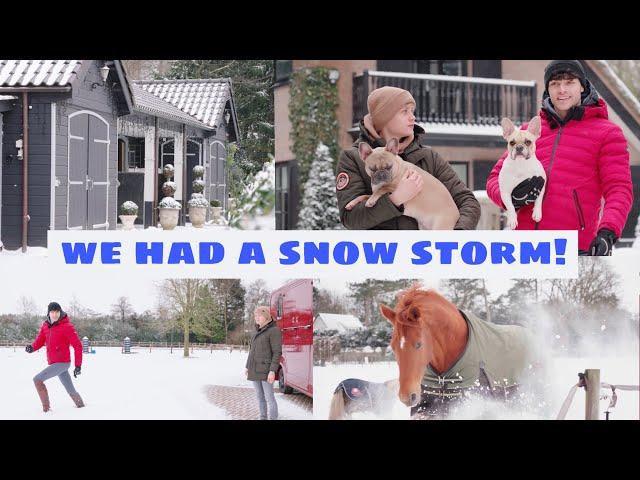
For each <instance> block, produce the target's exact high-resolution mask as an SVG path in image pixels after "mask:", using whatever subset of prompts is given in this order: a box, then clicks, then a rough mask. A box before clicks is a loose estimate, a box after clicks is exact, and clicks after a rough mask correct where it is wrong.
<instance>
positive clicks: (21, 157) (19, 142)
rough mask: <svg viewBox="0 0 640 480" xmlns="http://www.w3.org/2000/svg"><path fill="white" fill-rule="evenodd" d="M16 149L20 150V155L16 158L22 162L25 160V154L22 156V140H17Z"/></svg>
mask: <svg viewBox="0 0 640 480" xmlns="http://www.w3.org/2000/svg"><path fill="white" fill-rule="evenodd" d="M16 148H17V149H18V154H17V155H16V158H17V159H18V161H21V160H22V159H23V157H24V156H23V154H22V139H21V138H19V139H18V140H16Z"/></svg>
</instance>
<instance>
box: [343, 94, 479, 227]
mask: <svg viewBox="0 0 640 480" xmlns="http://www.w3.org/2000/svg"><path fill="white" fill-rule="evenodd" d="M415 106H416V102H415V100H414V99H413V96H412V95H411V93H409V92H408V91H406V90H403V89H401V88H396V87H382V88H378V89H376V90H374V91H373V92H371V94H370V95H369V98H368V99H367V107H368V109H369V114H368V115H366V116H365V117H364V119H363V120H362V121H361V122H360V137H359V138H358V139H357V140H356V141H355V142H354V144H353V146H352V147H351V148H349V149H347V150H343V151H342V153H341V154H340V159H339V161H338V168H337V176H336V193H337V196H338V208H339V210H340V220H341V221H342V223H343V225H344V226H345V227H346V228H347V229H350V230H368V229H379V230H417V229H418V222H417V221H416V220H415V219H413V218H411V217H408V216H405V215H403V211H404V207H403V204H404V203H406V202H408V201H409V200H411V199H412V198H413V197H415V196H416V195H417V194H418V192H419V191H420V189H421V187H422V178H421V177H420V176H419V175H416V174H412V175H409V176H408V177H405V178H403V179H402V180H401V181H400V183H399V185H398V188H397V189H396V190H395V191H394V192H393V193H391V194H386V195H383V196H382V197H381V198H380V200H379V201H378V203H376V205H375V206H373V207H366V206H365V202H360V203H357V204H356V205H355V206H352V205H350V202H352V201H353V200H355V199H356V198H358V197H360V196H361V195H371V194H372V193H373V191H372V189H371V178H370V177H369V175H368V174H367V172H366V171H365V166H364V162H363V161H362V160H361V159H360V155H359V153H358V145H359V144H360V143H361V142H366V143H368V144H369V145H370V146H371V147H372V148H376V147H383V146H385V145H386V141H387V140H389V139H391V138H399V139H400V152H399V155H400V157H401V158H402V159H403V160H406V161H407V162H411V163H413V164H415V165H417V166H418V167H420V168H422V169H423V170H425V171H427V172H428V173H430V174H431V175H433V176H434V177H435V178H436V179H438V180H439V181H440V182H442V184H443V185H444V186H445V187H447V189H448V190H449V193H451V197H453V201H454V202H455V203H456V206H457V207H458V210H459V211H460V218H459V219H458V222H457V223H456V225H455V227H454V228H455V229H456V230H474V229H475V228H476V225H477V224H478V220H479V218H480V204H479V203H478V200H476V198H475V197H474V195H473V192H471V190H469V189H468V188H467V186H466V185H465V184H464V183H463V182H462V181H461V180H460V178H458V175H456V172H455V171H454V170H453V168H451V166H450V165H449V163H448V162H447V161H446V160H444V159H443V158H442V157H441V156H440V155H438V154H437V153H436V152H435V151H433V150H432V149H431V148H430V147H427V146H424V145H422V144H421V141H422V140H423V137H424V135H425V131H424V129H422V127H420V126H419V125H416V124H415V120H416V118H415V116H414V110H415Z"/></svg>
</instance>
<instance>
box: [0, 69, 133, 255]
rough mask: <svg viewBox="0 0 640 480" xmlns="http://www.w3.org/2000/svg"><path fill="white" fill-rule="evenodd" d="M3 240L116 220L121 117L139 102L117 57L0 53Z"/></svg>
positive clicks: (36, 239)
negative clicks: (17, 56)
mask: <svg viewBox="0 0 640 480" xmlns="http://www.w3.org/2000/svg"><path fill="white" fill-rule="evenodd" d="M0 95H1V97H0V159H1V161H0V178H1V181H0V200H1V201H0V204H1V206H0V209H1V211H0V241H2V243H4V246H5V247H7V248H10V249H13V248H17V247H19V246H21V245H23V246H24V247H26V246H27V245H29V246H46V243H47V231H48V230H53V229H107V228H114V227H115V224H116V205H117V189H116V183H117V166H118V165H117V151H116V146H117V119H118V117H120V116H122V115H126V114H129V113H131V111H132V108H133V104H132V98H131V92H130V90H129V86H128V82H127V79H126V75H125V73H124V69H123V67H122V64H121V63H120V61H119V60H0Z"/></svg>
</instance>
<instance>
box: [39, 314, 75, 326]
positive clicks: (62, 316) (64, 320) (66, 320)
mask: <svg viewBox="0 0 640 480" xmlns="http://www.w3.org/2000/svg"><path fill="white" fill-rule="evenodd" d="M44 323H46V324H47V325H49V327H54V326H56V325H62V324H63V323H69V315H67V312H65V311H64V310H61V311H60V318H59V319H58V320H57V321H55V322H53V323H49V314H47V319H46V320H45V321H44Z"/></svg>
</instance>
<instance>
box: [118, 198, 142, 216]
mask: <svg viewBox="0 0 640 480" xmlns="http://www.w3.org/2000/svg"><path fill="white" fill-rule="evenodd" d="M120 215H138V205H136V204H135V202H132V201H131V200H129V201H126V202H124V203H123V204H122V205H120Z"/></svg>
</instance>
